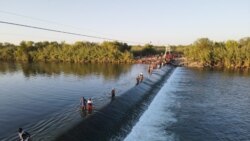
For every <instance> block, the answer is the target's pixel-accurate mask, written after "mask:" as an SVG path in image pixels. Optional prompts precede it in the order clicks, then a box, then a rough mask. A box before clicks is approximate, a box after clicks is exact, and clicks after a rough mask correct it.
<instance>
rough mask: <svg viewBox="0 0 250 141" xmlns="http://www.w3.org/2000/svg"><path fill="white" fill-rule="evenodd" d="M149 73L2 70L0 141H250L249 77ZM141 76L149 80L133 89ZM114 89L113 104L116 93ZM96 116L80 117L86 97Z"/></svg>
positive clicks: (42, 67)
mask: <svg viewBox="0 0 250 141" xmlns="http://www.w3.org/2000/svg"><path fill="white" fill-rule="evenodd" d="M146 70H147V66H146V65H125V64H122V65H107V64H96V65H93V64H63V63H37V64H21V63H0V127H1V128H0V140H3V141H7V140H8V141H9V140H17V129H18V128H19V127H23V128H24V129H25V130H27V131H28V132H30V133H31V134H32V138H33V140H35V141H36V140H38V141H40V140H41V141H42V140H44V141H45V140H46V141H49V140H72V141H73V140H84V139H86V140H100V139H101V140H112V141H115V140H125V141H137V140H143V141H147V140H148V141H149V140H150V141H154V140H155V141H167V140H169V141H189V140H190V141H201V140H204V141H214V140H222V141H224V140H225V141H227V140H232V141H235V140H246V141H247V140H250V135H249V132H250V109H249V106H250V87H249V86H250V75H249V73H243V72H242V73H241V72H239V73H238V72H227V71H225V72H223V71H211V70H195V69H188V68H183V67H177V68H173V67H168V66H167V67H164V68H162V69H160V70H159V69H158V70H155V71H154V72H153V74H152V75H148V74H147V72H146ZM140 72H143V74H144V76H145V80H144V81H143V82H142V83H141V84H139V85H138V86H135V83H136V81H135V77H136V76H137V75H138V74H139V73H140ZM113 87H114V88H116V91H117V95H116V98H115V99H110V91H111V89H112V88H113ZM81 96H84V97H86V98H89V97H91V98H93V100H94V104H95V110H94V111H93V113H86V112H82V111H81V110H79V100H80V97H81Z"/></svg>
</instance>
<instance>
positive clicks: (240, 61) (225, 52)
mask: <svg viewBox="0 0 250 141" xmlns="http://www.w3.org/2000/svg"><path fill="white" fill-rule="evenodd" d="M175 50H176V51H177V52H182V53H184V56H185V57H186V58H187V59H188V62H198V63H200V64H202V65H203V66H204V67H222V68H241V69H242V68H250V37H248V38H243V39H240V40H239V41H235V40H228V41H225V42H213V41H211V40H209V39H208V38H201V39H198V40H197V41H195V42H194V43H193V44H191V45H187V46H176V48H175Z"/></svg>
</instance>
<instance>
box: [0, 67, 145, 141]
mask: <svg viewBox="0 0 250 141" xmlns="http://www.w3.org/2000/svg"><path fill="white" fill-rule="evenodd" d="M140 72H143V73H144V74H145V77H147V75H146V74H147V73H146V66H145V65H125V64H123V65H110V64H109V65H106V64H97V65H93V64H84V65H83V64H62V63H60V64H57V63H49V64H45V63H39V64H12V63H1V64H0V127H1V128H0V140H16V137H17V129H18V127H23V128H25V129H26V130H28V131H29V132H30V133H32V135H33V137H34V138H35V140H51V139H53V138H54V137H55V136H56V135H58V134H60V133H61V132H64V131H66V130H67V129H68V128H69V127H71V126H72V125H74V124H77V123H78V122H79V121H81V120H82V117H84V115H81V114H82V113H81V112H80V111H79V106H78V105H79V100H80V97H81V96H84V97H86V98H92V99H93V101H94V103H95V107H96V109H98V108H101V107H102V106H104V105H106V104H107V103H109V102H110V91H111V89H112V88H113V87H114V88H116V91H117V96H120V95H121V94H122V93H123V92H125V91H127V90H128V89H130V88H132V87H134V86H135V83H136V82H135V77H136V76H137V75H138V74H139V73H140ZM81 116H82V117H81ZM85 116H86V115H85Z"/></svg>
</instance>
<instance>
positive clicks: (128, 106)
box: [55, 66, 174, 141]
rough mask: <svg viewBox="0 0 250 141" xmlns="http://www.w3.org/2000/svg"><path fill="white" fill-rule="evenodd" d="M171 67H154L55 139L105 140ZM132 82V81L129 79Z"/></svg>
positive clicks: (154, 89)
mask: <svg viewBox="0 0 250 141" xmlns="http://www.w3.org/2000/svg"><path fill="white" fill-rule="evenodd" d="M173 70H174V67H171V66H166V67H162V68H161V69H158V70H154V71H153V74H152V75H151V76H149V77H148V78H147V79H145V80H144V81H143V82H142V83H140V84H139V85H137V86H135V87H133V88H132V89H130V90H128V91H126V92H125V93H124V94H122V95H121V96H119V97H115V99H113V100H111V102H110V103H109V104H107V105H106V106H104V107H103V108H101V109H100V110H97V111H95V112H94V113H92V114H91V115H90V116H89V117H87V118H86V119H83V121H81V122H80V123H79V124H77V125H76V126H74V127H72V128H71V129H69V130H68V131H67V132H65V133H63V134H61V135H60V136H58V137H57V138H56V139H55V140H56V141H79V140H87V141H99V140H100V141H105V140H109V139H110V138H111V137H112V136H113V135H114V134H116V133H117V132H118V131H119V130H120V129H121V127H122V126H124V125H126V124H127V122H128V120H129V119H131V118H130V116H131V115H132V114H133V112H134V111H135V109H136V108H137V107H139V106H140V105H141V103H142V102H143V101H145V100H146V99H147V97H149V96H154V95H155V94H157V92H158V91H159V90H160V88H161V86H162V85H161V84H162V83H163V82H164V81H165V80H166V79H167V78H168V77H169V76H170V75H171V73H172V72H173ZM131 82H132V83H134V80H131Z"/></svg>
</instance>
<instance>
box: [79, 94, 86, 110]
mask: <svg viewBox="0 0 250 141" xmlns="http://www.w3.org/2000/svg"><path fill="white" fill-rule="evenodd" d="M80 104H81V108H82V110H86V107H87V100H86V99H85V98H84V97H82V98H81V100H80Z"/></svg>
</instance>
